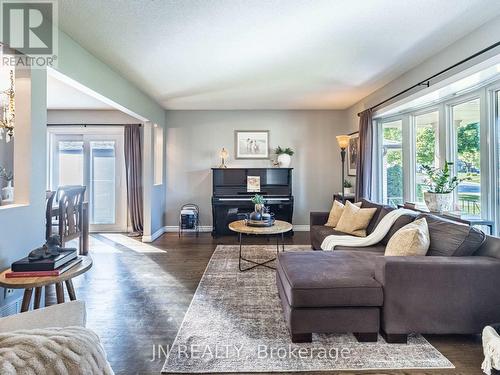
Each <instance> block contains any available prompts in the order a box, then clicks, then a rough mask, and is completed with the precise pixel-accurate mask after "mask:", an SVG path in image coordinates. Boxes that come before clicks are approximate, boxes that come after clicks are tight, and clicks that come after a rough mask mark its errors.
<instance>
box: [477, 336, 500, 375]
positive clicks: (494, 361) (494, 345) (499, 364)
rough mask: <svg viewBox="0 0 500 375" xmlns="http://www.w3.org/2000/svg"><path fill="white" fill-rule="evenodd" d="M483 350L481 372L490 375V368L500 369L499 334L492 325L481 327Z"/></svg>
mask: <svg viewBox="0 0 500 375" xmlns="http://www.w3.org/2000/svg"><path fill="white" fill-rule="evenodd" d="M483 351H484V361H483V364H482V366H481V369H482V370H483V372H484V373H485V374H488V375H490V374H491V370H492V369H495V370H500V336H499V335H498V333H497V331H495V329H493V327H490V326H486V327H484V329H483Z"/></svg>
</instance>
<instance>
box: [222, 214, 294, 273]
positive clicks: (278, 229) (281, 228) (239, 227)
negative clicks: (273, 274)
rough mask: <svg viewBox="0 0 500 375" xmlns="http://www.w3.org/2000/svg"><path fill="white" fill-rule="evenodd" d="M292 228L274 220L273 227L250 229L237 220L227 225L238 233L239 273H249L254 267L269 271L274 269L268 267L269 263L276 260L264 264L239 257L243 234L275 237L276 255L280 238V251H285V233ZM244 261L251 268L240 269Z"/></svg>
mask: <svg viewBox="0 0 500 375" xmlns="http://www.w3.org/2000/svg"><path fill="white" fill-rule="evenodd" d="M292 228H293V226H292V224H290V223H288V222H286V221H282V220H276V221H275V222H274V225H272V226H270V227H251V226H248V225H246V222H245V220H238V221H233V222H232V223H230V224H229V229H230V230H232V231H233V232H236V233H238V242H239V246H240V257H239V260H238V267H239V269H240V271H241V272H245V271H249V270H251V269H253V268H255V267H259V266H262V267H267V268H270V269H273V270H274V269H276V268H275V267H273V266H270V265H268V263H269V262H272V261H273V260H276V257H274V258H273V259H269V260H267V261H265V262H255V261H253V260H250V259H246V258H244V257H243V256H242V255H241V247H242V242H243V234H256V235H266V236H270V235H274V236H276V255H277V254H278V252H279V248H280V241H279V239H280V237H281V245H282V250H283V251H285V233H286V232H290V231H291V230H292ZM242 260H244V261H245V262H248V263H252V264H253V266H250V267H247V268H242V267H241V261H242Z"/></svg>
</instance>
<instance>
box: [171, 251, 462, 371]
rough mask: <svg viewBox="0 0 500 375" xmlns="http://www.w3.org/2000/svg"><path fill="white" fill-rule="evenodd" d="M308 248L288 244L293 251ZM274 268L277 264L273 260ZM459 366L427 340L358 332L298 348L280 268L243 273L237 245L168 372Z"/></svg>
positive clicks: (199, 302)
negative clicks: (361, 337) (286, 314)
mask: <svg viewBox="0 0 500 375" xmlns="http://www.w3.org/2000/svg"><path fill="white" fill-rule="evenodd" d="M298 249H307V247H304V246H288V247H287V248H286V251H296V250H298ZM275 251H276V248H275V247H273V246H265V247H264V246H245V247H244V249H243V252H244V256H245V257H246V258H248V259H254V260H257V261H265V260H266V259H269V258H272V257H273V255H274V254H275ZM270 264H272V263H270ZM437 368H454V366H453V365H452V363H451V362H450V361H448V359H446V357H444V356H443V355H442V354H441V353H440V352H439V351H438V350H437V349H436V348H434V347H433V346H432V345H431V344H430V343H429V342H428V341H427V340H426V339H425V338H423V337H422V336H420V335H411V336H410V337H409V340H408V344H387V343H386V342H385V341H384V340H383V338H382V337H381V336H379V338H378V342H376V343H359V342H358V341H357V340H356V339H355V338H354V336H353V335H351V334H317V335H316V334H314V335H313V342H312V343H302V344H292V342H291V341H290V336H289V334H288V331H287V328H286V325H285V321H284V318H283V313H282V309H281V305H280V301H279V296H278V291H277V288H276V280H275V271H273V270H271V269H268V268H264V267H257V268H255V269H253V270H251V271H248V272H239V271H238V247H237V246H217V248H216V250H215V252H214V254H213V256H212V258H211V260H210V262H209V264H208V266H207V269H206V271H205V274H204V275H203V277H202V279H201V281H200V284H199V286H198V289H197V290H196V293H195V295H194V297H193V300H192V302H191V305H190V307H189V309H188V311H187V312H186V315H185V317H184V321H183V323H182V325H181V328H180V329H179V332H178V333H177V337H176V339H175V341H174V343H173V345H172V347H171V348H170V351H169V353H168V356H167V359H166V361H165V364H164V367H163V371H162V372H163V373H223V372H245V373H249V372H296V371H338V370H382V369H385V370H387V369H437Z"/></svg>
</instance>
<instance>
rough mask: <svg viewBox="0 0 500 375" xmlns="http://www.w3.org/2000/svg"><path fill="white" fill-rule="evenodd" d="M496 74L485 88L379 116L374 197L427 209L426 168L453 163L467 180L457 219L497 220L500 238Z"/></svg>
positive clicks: (499, 73)
mask: <svg viewBox="0 0 500 375" xmlns="http://www.w3.org/2000/svg"><path fill="white" fill-rule="evenodd" d="M495 72H496V73H495V74H496V76H495V77H496V78H497V79H496V80H493V79H492V80H489V81H488V82H486V81H485V84H484V85H483V86H482V87H477V86H475V87H471V88H470V89H466V90H464V89H461V90H462V91H461V92H460V93H457V92H456V91H453V90H454V88H453V87H452V86H449V87H445V88H442V89H437V91H436V92H433V93H431V94H432V95H430V94H429V95H430V96H429V102H428V103H429V104H428V105H424V104H423V103H424V101H423V100H413V101H410V102H408V103H403V104H401V105H400V106H399V107H392V108H389V109H388V110H387V115H386V117H384V116H381V117H378V118H376V124H377V126H376V128H375V131H376V133H377V134H376V135H377V137H376V138H375V143H376V144H375V146H376V150H378V152H379V154H378V156H377V158H376V159H375V170H376V172H377V175H376V176H374V179H373V185H374V186H373V187H374V189H373V191H374V194H373V196H372V198H373V199H375V200H377V201H379V202H381V203H385V204H391V205H393V206H395V205H397V204H400V203H404V202H410V203H416V204H417V206H420V205H422V208H424V207H425V201H424V193H425V191H426V190H427V189H428V187H427V185H428V180H427V176H426V173H425V168H424V167H425V166H431V167H435V168H436V167H442V166H443V165H444V163H445V161H448V162H452V163H453V168H452V171H451V173H452V176H453V175H454V176H457V177H458V178H459V179H460V181H461V182H460V183H459V184H458V186H457V188H456V189H455V190H454V191H453V196H454V199H455V202H454V209H453V211H454V212H453V213H452V215H454V216H459V215H460V214H461V215H462V216H476V217H478V218H483V219H489V220H494V221H495V224H496V225H495V228H494V234H497V235H498V234H500V188H499V186H500V70H498V68H497V70H496V71H495ZM436 93H438V94H439V95H437V94H436ZM441 94H442V96H441ZM439 97H441V98H442V99H438V98H439ZM436 99H437V100H436Z"/></svg>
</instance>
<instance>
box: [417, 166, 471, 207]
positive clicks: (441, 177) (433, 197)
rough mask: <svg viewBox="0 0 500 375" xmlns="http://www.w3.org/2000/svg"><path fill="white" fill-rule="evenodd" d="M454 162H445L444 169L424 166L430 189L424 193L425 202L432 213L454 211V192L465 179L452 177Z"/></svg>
mask: <svg viewBox="0 0 500 375" xmlns="http://www.w3.org/2000/svg"><path fill="white" fill-rule="evenodd" d="M452 165H453V163H452V162H449V161H445V163H444V166H443V168H434V167H431V166H429V165H424V166H422V168H423V170H424V171H425V173H426V174H427V178H426V180H425V183H426V185H427V187H428V188H429V190H428V191H426V192H424V200H425V204H426V205H427V208H428V209H429V211H431V212H446V211H453V190H455V188H456V187H457V186H458V184H459V183H460V182H462V181H463V179H459V178H458V177H457V176H451V171H450V167H451V166H452Z"/></svg>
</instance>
